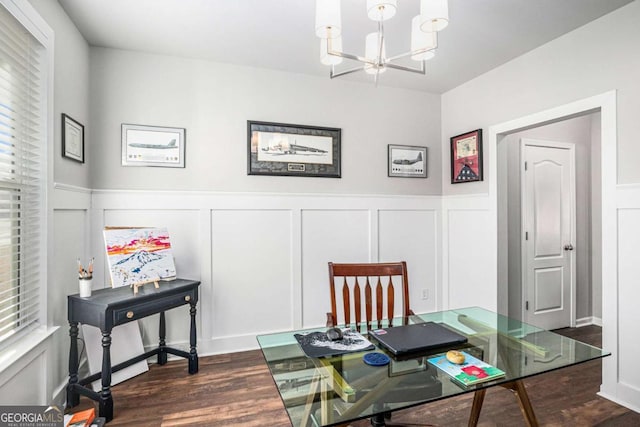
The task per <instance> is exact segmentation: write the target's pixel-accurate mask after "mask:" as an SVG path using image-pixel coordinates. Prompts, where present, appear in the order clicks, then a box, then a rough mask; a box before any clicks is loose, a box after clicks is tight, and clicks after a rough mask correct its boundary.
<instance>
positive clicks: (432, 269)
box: [378, 210, 440, 313]
mask: <svg viewBox="0 0 640 427" xmlns="http://www.w3.org/2000/svg"><path fill="white" fill-rule="evenodd" d="M378 230H379V231H378V254H379V261H380V262H394V261H406V262H407V269H408V274H409V291H410V294H409V301H410V306H411V308H412V309H413V311H414V312H416V313H420V312H429V311H435V310H436V309H437V307H438V304H437V301H438V293H439V292H440V290H439V288H440V287H439V286H437V285H438V283H439V281H438V276H439V271H440V266H439V261H438V253H439V251H438V246H439V243H438V234H439V233H438V230H437V212H436V211H435V210H415V211H401V210H381V211H379V212H378ZM398 302H399V301H398ZM399 310H400V307H397V308H396V313H400V311H399Z"/></svg>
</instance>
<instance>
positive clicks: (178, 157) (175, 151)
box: [122, 123, 187, 168]
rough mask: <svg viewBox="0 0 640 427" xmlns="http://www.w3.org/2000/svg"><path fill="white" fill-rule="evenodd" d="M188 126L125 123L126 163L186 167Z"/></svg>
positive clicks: (124, 163) (123, 139)
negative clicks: (186, 127)
mask: <svg viewBox="0 0 640 427" xmlns="http://www.w3.org/2000/svg"><path fill="white" fill-rule="evenodd" d="M186 133H187V131H186V129H185V128H176V127H166V126H147V125H134V124H129V123H122V166H155V167H164V168H184V167H185V157H184V156H185V144H186Z"/></svg>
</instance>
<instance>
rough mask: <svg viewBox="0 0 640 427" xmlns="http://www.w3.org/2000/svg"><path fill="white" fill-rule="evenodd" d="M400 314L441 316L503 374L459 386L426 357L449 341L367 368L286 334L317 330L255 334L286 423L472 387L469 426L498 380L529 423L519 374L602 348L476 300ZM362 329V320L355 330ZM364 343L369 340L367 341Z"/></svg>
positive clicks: (385, 407) (333, 421)
mask: <svg viewBox="0 0 640 427" xmlns="http://www.w3.org/2000/svg"><path fill="white" fill-rule="evenodd" d="M403 321H407V322H408V323H419V322H436V323H442V324H443V325H445V326H447V327H449V328H451V329H453V330H455V331H456V332H458V333H460V334H462V335H464V336H466V337H467V339H468V342H467V343H466V344H464V345H462V346H458V347H457V349H462V350H464V351H465V352H467V353H469V354H471V355H473V356H475V357H477V358H478V359H482V360H484V361H485V362H487V363H489V364H490V365H493V366H495V367H497V368H498V369H501V370H502V371H504V372H505V376H504V377H501V378H499V379H495V380H492V381H489V382H485V383H480V384H476V385H474V386H462V385H459V383H457V382H454V381H453V380H452V377H450V376H449V375H448V374H447V373H445V372H443V371H441V370H440V369H438V368H436V367H435V366H433V365H431V364H429V363H427V361H426V360H427V358H428V357H433V356H434V355H436V354H442V353H445V352H446V351H447V350H449V349H450V348H440V349H437V350H434V351H431V352H426V353H421V354H418V355H412V357H410V358H402V359H401V360H397V359H394V358H393V357H391V356H390V357H391V363H390V364H388V365H386V366H381V367H375V366H369V365H367V364H365V363H364V361H363V360H362V357H363V355H364V354H365V353H367V352H357V353H349V354H344V355H341V356H334V357H330V358H309V357H307V356H306V355H305V354H304V353H303V352H302V350H301V348H300V346H299V344H298V343H297V341H296V339H295V338H294V336H293V334H294V333H307V332H312V331H318V330H324V329H309V330H302V331H295V332H293V331H292V332H283V333H276V334H268V335H260V336H258V337H257V338H258V342H259V344H260V347H261V349H262V353H263V354H264V358H265V360H266V362H267V365H268V366H269V370H270V372H271V375H272V377H273V380H274V382H275V384H276V387H277V388H278V392H279V393H280V397H281V398H282V401H283V403H284V406H285V409H286V410H287V413H288V415H289V419H290V420H291V424H292V425H293V426H294V427H302V426H305V427H306V426H308V425H311V426H314V425H318V426H333V425H339V424H343V423H347V422H350V421H355V420H358V419H362V418H372V419H374V420H376V419H377V420H379V421H380V422H381V424H380V425H384V423H383V416H384V414H385V413H387V414H388V413H390V412H393V411H397V410H400V409H404V408H409V407H411V406H416V405H421V404H424V403H427V402H432V401H435V400H440V399H444V398H448V397H451V396H455V395H459V394H462V393H468V392H474V393H475V395H474V401H473V406H472V409H471V415H470V420H469V425H474V426H475V425H476V424H477V422H478V417H479V416H480V410H481V409H482V403H483V400H484V395H485V392H486V389H487V388H488V387H493V386H496V385H500V386H503V387H506V388H509V389H511V390H513V391H515V392H516V395H517V398H518V399H519V403H520V408H521V410H522V413H523V416H524V417H525V419H526V420H527V422H528V423H529V424H530V425H532V426H535V425H537V420H536V418H535V414H534V411H533V408H532V407H531V404H530V402H529V398H528V396H527V393H526V390H525V388H524V385H523V383H522V379H524V378H527V377H530V376H533V375H537V374H541V373H544V372H550V371H553V370H556V369H560V368H565V367H568V366H572V365H576V364H579V363H583V362H587V361H590V360H594V359H598V358H601V357H604V356H608V355H609V354H610V353H607V352H604V351H602V350H600V349H598V348H596V347H593V346H590V345H587V344H584V343H581V342H579V341H576V340H573V339H571V338H567V337H564V336H561V335H558V334H555V333H553V332H549V331H545V330H542V329H540V328H537V327H535V326H531V325H527V324H525V323H522V322H519V321H516V320H513V319H509V318H507V317H504V316H501V315H499V314H496V313H493V312H491V311H488V310H484V309H482V308H478V307H472V308H464V309H457V310H449V311H443V312H436V313H428V314H420V315H414V316H411V317H410V318H408V319H402V318H397V319H394V322H393V324H394V325H400V324H403ZM381 326H382V327H385V326H387V325H381ZM375 327H378V325H375ZM365 331H366V326H363V329H362V330H361V332H362V333H363V334H364V332H365ZM371 342H372V343H373V344H374V345H376V342H375V340H371ZM371 351H384V350H382V349H380V348H376V349H375V350H371Z"/></svg>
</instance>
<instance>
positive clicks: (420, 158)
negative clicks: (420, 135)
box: [387, 144, 427, 178]
mask: <svg viewBox="0 0 640 427" xmlns="http://www.w3.org/2000/svg"><path fill="white" fill-rule="evenodd" d="M387 158H388V169H387V175H388V176H390V177H392V176H398V177H403V178H426V177H427V147H415V146H412V145H393V144H389V145H388V148H387Z"/></svg>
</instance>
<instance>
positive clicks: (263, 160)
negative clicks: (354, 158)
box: [247, 120, 341, 178]
mask: <svg viewBox="0 0 640 427" xmlns="http://www.w3.org/2000/svg"><path fill="white" fill-rule="evenodd" d="M340 135H341V130H340V129H338V128H325V127H317V126H304V125H291V124H285V123H267V122H256V121H251V120H249V121H248V122H247V151H248V152H247V174H248V175H281V176H308V177H328V178H340V174H341V169H340Z"/></svg>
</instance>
